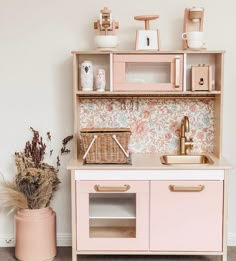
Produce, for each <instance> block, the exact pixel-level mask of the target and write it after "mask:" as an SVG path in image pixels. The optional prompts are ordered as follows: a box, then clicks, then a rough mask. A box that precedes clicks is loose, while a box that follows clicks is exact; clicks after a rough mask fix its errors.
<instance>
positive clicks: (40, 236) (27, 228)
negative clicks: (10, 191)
mask: <svg viewBox="0 0 236 261" xmlns="http://www.w3.org/2000/svg"><path fill="white" fill-rule="evenodd" d="M15 220H16V247H15V256H16V258H17V259H18V260H22V261H46V260H53V258H54V257H55V256H56V214H55V212H54V211H53V210H52V209H51V208H49V207H48V208H42V209H33V210H32V209H22V210H19V211H18V212H17V213H16V215H15Z"/></svg>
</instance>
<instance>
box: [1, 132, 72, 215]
mask: <svg viewBox="0 0 236 261" xmlns="http://www.w3.org/2000/svg"><path fill="white" fill-rule="evenodd" d="M30 129H31V131H32V132H33V138H32V140H31V141H27V142H26V144H25V148H24V151H23V152H16V153H15V163H16V168H17V174H16V178H15V180H14V181H12V182H7V181H5V180H4V178H3V181H1V183H0V206H1V207H3V208H8V209H10V212H13V211H15V210H17V209H23V208H29V209H39V208H44V207H48V206H49V204H50V201H51V199H52V196H53V193H54V191H56V189H57V187H58V184H59V183H60V180H59V178H58V175H57V174H58V171H59V167H60V158H59V156H57V164H56V167H54V166H52V165H49V164H47V163H46V162H44V158H45V155H46V148H47V146H46V143H44V141H43V138H42V137H41V136H40V135H39V132H38V131H36V130H34V129H33V128H32V127H31V128H30ZM72 138H73V136H67V137H66V138H65V139H63V141H62V148H61V155H62V154H64V153H69V152H70V150H69V149H67V148H66V145H67V143H68V142H69V141H70V140H71V139H72ZM47 139H48V141H51V134H50V132H47ZM52 153H53V150H51V151H50V156H51V155H52Z"/></svg>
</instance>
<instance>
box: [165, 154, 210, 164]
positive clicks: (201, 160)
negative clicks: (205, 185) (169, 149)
mask: <svg viewBox="0 0 236 261" xmlns="http://www.w3.org/2000/svg"><path fill="white" fill-rule="evenodd" d="M161 163H162V164H164V165H192V164H194V165H210V164H213V163H214V162H213V160H212V159H211V158H210V157H209V156H207V155H162V156H161Z"/></svg>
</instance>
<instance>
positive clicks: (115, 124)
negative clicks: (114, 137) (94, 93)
mask: <svg viewBox="0 0 236 261" xmlns="http://www.w3.org/2000/svg"><path fill="white" fill-rule="evenodd" d="M80 106H81V108H80V109H81V114H80V115H81V116H80V124H81V128H127V127H128V128H130V129H131V131H132V135H131V139H130V144H129V150H130V152H132V153H154V152H159V153H178V152H179V137H180V124H181V120H182V118H183V117H184V116H185V115H186V116H188V117H189V122H190V132H189V133H187V137H190V138H193V142H194V146H193V149H192V153H200V152H206V153H213V151H214V102H213V101H212V100H210V99H204V98H203V99H191V98H190V99H186V98H185V99H171V98H170V99H161V98H160V99H158V98H155V99H153V98H142V99H137V98H126V99H83V100H81V105H80Z"/></svg>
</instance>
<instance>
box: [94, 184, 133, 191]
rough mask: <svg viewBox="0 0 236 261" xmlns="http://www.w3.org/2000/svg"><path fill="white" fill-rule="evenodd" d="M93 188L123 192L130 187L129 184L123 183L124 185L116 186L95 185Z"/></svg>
mask: <svg viewBox="0 0 236 261" xmlns="http://www.w3.org/2000/svg"><path fill="white" fill-rule="evenodd" d="M94 189H95V190H96V191H97V192H117V191H118V192H125V191H128V190H129V189H130V185H124V186H117V187H111V186H101V185H95V186H94Z"/></svg>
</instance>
